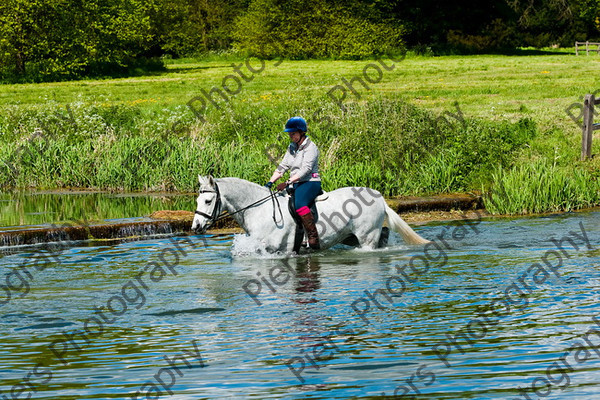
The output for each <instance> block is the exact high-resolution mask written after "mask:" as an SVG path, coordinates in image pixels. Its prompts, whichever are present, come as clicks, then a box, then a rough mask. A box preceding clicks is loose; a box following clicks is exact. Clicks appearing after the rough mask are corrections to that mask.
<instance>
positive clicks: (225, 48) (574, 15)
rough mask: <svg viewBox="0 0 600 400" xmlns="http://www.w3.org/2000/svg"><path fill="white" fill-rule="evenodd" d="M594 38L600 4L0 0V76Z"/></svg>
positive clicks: (591, 0) (563, 0) (590, 0)
mask: <svg viewBox="0 0 600 400" xmlns="http://www.w3.org/2000/svg"><path fill="white" fill-rule="evenodd" d="M599 38H600V0H489V1H486V2H478V3H477V4H476V5H473V3H472V2H471V1H470V0H446V1H440V0H353V1H350V2H347V1H344V0H219V1H214V0H85V1H84V0H2V2H0V79H2V80H4V81H6V80H11V79H12V80H17V81H18V80H34V81H36V80H37V81H39V80H60V79H73V78H78V77H83V76H90V75H96V76H97V75H104V74H106V75H114V74H116V73H117V74H118V73H123V74H128V73H131V71H132V70H135V69H136V68H141V69H142V70H148V69H153V68H157V69H160V68H161V66H162V62H161V61H160V60H161V57H175V58H177V57H185V56H200V55H205V54H207V53H211V52H217V53H218V52H237V53H239V54H242V55H244V56H258V57H286V58H291V59H304V58H345V59H358V58H363V57H369V56H376V55H380V54H390V53H393V52H400V51H402V50H403V49H405V48H406V47H409V48H412V49H415V50H416V51H421V52H432V53H438V54H439V53H448V52H451V53H452V52H453V53H464V52H486V51H498V50H503V49H511V48H513V49H514V48H516V47H519V46H533V47H545V46H552V45H558V46H572V45H573V42H574V41H575V40H598V39H599Z"/></svg>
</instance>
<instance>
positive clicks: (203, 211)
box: [192, 175, 221, 233]
mask: <svg viewBox="0 0 600 400" xmlns="http://www.w3.org/2000/svg"><path fill="white" fill-rule="evenodd" d="M198 181H199V182H200V189H199V193H198V198H197V199H196V211H195V213H194V222H193V223H192V230H193V231H195V232H199V233H204V232H205V231H206V230H207V229H208V228H209V227H210V226H211V225H212V224H214V223H215V220H216V219H217V217H218V216H219V214H220V213H221V196H220V194H219V186H217V182H216V181H215V180H214V179H213V177H212V176H210V175H209V176H200V175H198Z"/></svg>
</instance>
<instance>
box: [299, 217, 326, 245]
mask: <svg viewBox="0 0 600 400" xmlns="http://www.w3.org/2000/svg"><path fill="white" fill-rule="evenodd" d="M300 219H301V220H302V226H303V227H304V231H305V232H306V237H308V245H309V246H310V248H311V249H313V250H319V249H320V248H321V244H320V243H319V233H318V232H317V226H316V225H315V218H314V216H313V214H312V212H308V213H306V214H304V215H302V216H301V217H300Z"/></svg>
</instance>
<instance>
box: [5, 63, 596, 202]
mask: <svg viewBox="0 0 600 400" xmlns="http://www.w3.org/2000/svg"><path fill="white" fill-rule="evenodd" d="M232 64H233V65H232ZM240 64H241V65H240ZM234 66H238V67H237V68H239V69H238V72H234ZM261 66H262V65H261V62H260V61H258V60H250V61H248V63H247V64H246V63H245V60H235V59H230V60H226V59H222V60H211V61H200V60H188V59H184V60H176V61H174V60H169V61H168V65H167V67H168V69H167V71H166V72H164V73H157V74H154V75H151V76H140V77H132V78H123V79H105V80H84V81H73V82H60V83H45V84H22V85H0V110H1V111H0V135H2V136H3V140H2V141H1V143H0V160H5V161H6V160H9V161H10V162H9V163H6V162H5V163H4V164H5V166H4V168H3V166H2V164H0V186H5V187H32V186H34V187H64V186H84V187H101V188H112V189H126V190H156V189H167V190H189V189H191V188H193V185H194V182H193V179H194V178H193V177H194V176H195V173H196V172H206V171H209V172H215V173H217V174H219V175H223V174H229V175H236V176H240V177H243V178H246V179H252V180H256V181H263V180H265V179H268V175H269V171H270V170H271V169H272V168H273V165H272V164H271V163H270V162H269V160H268V157H267V155H266V154H265V148H272V149H273V154H274V156H275V158H278V156H279V155H278V154H277V155H275V153H279V152H281V151H283V148H284V147H285V142H286V141H287V139H286V138H285V137H283V135H281V133H280V131H281V126H282V125H283V123H284V122H285V120H286V119H287V118H288V117H289V116H291V115H303V116H305V117H307V119H308V120H309V128H311V129H312V130H313V137H314V138H315V139H316V140H317V141H318V142H319V144H320V147H321V151H322V164H323V165H322V166H323V172H324V175H325V176H326V178H325V179H326V182H325V183H326V186H327V187H328V189H332V188H334V187H338V186H341V185H344V184H356V185H359V184H360V185H362V184H365V185H370V186H373V187H376V188H378V189H379V190H382V191H383V192H385V193H386V194H388V195H399V194H425V193H435V192H449V191H472V190H481V189H483V190H485V191H488V190H490V191H493V189H494V183H498V182H500V181H501V182H503V185H504V186H503V188H504V192H503V193H508V191H510V189H511V185H516V187H515V188H514V189H515V190H517V191H519V190H521V189H523V188H526V187H527V179H528V178H527V177H528V176H529V177H531V180H534V179H536V180H538V181H539V179H538V178H535V176H536V173H543V172H544V171H545V170H547V169H548V167H547V165H552V168H553V170H552V172H553V173H551V174H549V175H550V176H549V177H548V178H547V179H550V180H552V179H554V176H557V177H558V176H560V179H565V177H566V178H567V179H568V178H569V176H575V175H576V172H577V174H583V175H582V176H579V175H577V176H578V178H577V180H576V181H577V182H576V183H574V184H573V185H570V184H569V185H567V189H564V188H562V186H564V185H560V184H556V183H552V181H551V182H550V183H549V184H548V185H547V190H549V191H551V192H552V193H547V194H543V193H542V194H540V190H542V189H540V188H537V189H535V190H533V189H532V191H531V193H530V194H529V195H525V196H531V197H532V198H533V199H525V200H523V204H522V205H515V201H516V200H515V201H513V202H512V205H511V206H508V205H507V204H506V203H507V201H502V200H498V191H497V190H496V191H495V193H496V195H495V196H494V195H491V196H490V197H489V199H488V203H489V205H490V208H491V209H493V210H494V211H496V212H500V213H501V212H510V213H519V212H532V211H534V210H535V211H540V210H541V211H545V210H554V209H573V208H579V207H583V206H588V205H592V204H596V203H597V201H598V199H597V198H596V197H597V196H595V197H593V198H592V196H591V195H589V193H597V192H598V187H597V186H598V183H597V182H598V180H597V178H598V177H597V173H596V171H597V170H598V168H597V167H598V161H597V160H596V159H594V160H592V161H590V162H587V163H579V162H578V157H579V152H580V141H581V138H580V136H581V131H580V128H579V126H578V125H577V124H576V123H575V122H574V121H573V120H572V118H571V117H570V116H569V115H568V114H567V109H569V107H571V114H572V115H574V116H578V115H579V112H580V111H579V108H578V106H576V105H574V106H573V104H574V103H578V102H579V103H580V102H581V97H582V96H583V95H584V94H586V93H593V92H595V91H596V90H599V89H600V76H599V75H598V74H597V71H598V67H600V56H597V55H590V56H585V55H580V56H575V55H574V53H569V52H567V51H561V52H558V51H557V52H555V53H553V54H552V53H548V54H543V55H512V56H503V55H474V56H444V57H424V56H415V55H410V54H409V55H408V56H407V57H406V58H405V59H403V60H397V61H392V60H390V59H388V58H383V59H382V60H381V62H380V61H376V60H362V61H328V60H313V61H291V60H281V61H280V60H269V61H265V63H264V68H261ZM375 66H376V67H377V68H376V67H375ZM365 68H366V70H365ZM378 70H379V71H380V72H378ZM252 71H255V72H252ZM364 71H366V73H367V74H368V75H367V78H368V79H370V80H371V82H373V83H368V82H366V83H367V84H368V85H369V89H366V88H364V87H363V86H362V85H361V84H360V82H357V81H354V84H353V87H354V89H355V93H353V92H352V91H351V90H350V89H349V88H348V86H344V84H343V79H346V80H347V81H351V80H352V78H354V77H361V78H362V79H365V76H364V75H363V73H364ZM232 75H233V76H235V77H236V78H235V79H234V78H232V77H231V76H232ZM242 75H243V76H242ZM227 76H229V78H226V77H227ZM224 78H225V81H224ZM238 82H239V84H238ZM224 85H226V86H227V88H226V89H229V90H230V92H235V93H236V94H233V95H227V96H228V103H227V105H225V102H224V101H222V100H215V101H218V103H217V104H218V107H217V106H216V105H215V104H211V103H210V101H208V100H207V96H206V95H205V94H203V91H204V92H205V93H206V92H208V91H210V90H211V89H212V88H219V89H220V90H223V86H224ZM336 85H340V86H336ZM344 87H345V89H344ZM328 92H330V93H329V95H328ZM344 92H345V96H346V97H345V99H344V100H343V101H340V99H341V97H342V93H344ZM359 97H360V98H359ZM194 98H196V100H195V101H194V102H192V105H193V107H195V108H196V110H197V112H198V110H200V109H201V108H202V107H201V106H202V104H203V103H204V104H205V106H206V107H205V110H203V111H202V113H201V114H194V112H193V111H192V110H191V109H190V108H189V107H188V106H187V105H186V104H188V102H190V100H192V99H194ZM213 98H214V99H220V98H219V95H218V94H215V95H214V97H213ZM335 100H337V102H338V104H336V101H335ZM340 104H341V105H342V106H344V107H346V108H347V110H348V112H347V113H345V114H344V113H342V110H341V108H340V107H339V106H340ZM67 105H68V106H69V111H67V109H66V106H67ZM457 107H458V109H459V110H460V112H462V116H464V122H463V123H458V122H459V121H458V120H453V119H452V118H448V119H449V120H450V121H452V122H453V123H454V122H455V124H454V125H453V126H452V127H451V128H446V127H439V126H436V125H435V124H434V125H432V123H431V121H432V120H435V118H437V116H439V115H440V114H442V113H444V112H446V111H449V112H451V113H453V114H454V115H457ZM69 113H70V116H69ZM56 115H61V116H62V117H57V116H56ZM71 120H72V121H73V122H74V123H73V127H71V126H70V125H69V124H68V122H69V121H71ZM532 121H533V126H534V127H533V128H532V125H531V122H532ZM36 128H38V131H37V132H38V133H39V132H40V131H39V128H41V129H42V133H43V132H47V137H48V138H50V140H48V141H46V143H42V141H41V140H40V138H39V137H38V138H34V139H32V135H33V133H34V132H36V131H35V129H36ZM533 130H535V133H531V132H533ZM65 132H66V133H65ZM482 132H483V133H482ZM50 133H52V134H50ZM484 133H485V134H484ZM513 133H514V137H513V136H512V135H513ZM38 136H39V135H38ZM438 137H441V138H442V139H438ZM367 144H368V145H367ZM270 146H271V147H270ZM25 147H26V148H27V149H28V150H27V151H23V149H24V148H25ZM361 148H362V150H361ZM36 149H37V151H36ZM140 149H141V150H142V151H140ZM433 149H436V151H435V152H433V151H432V152H428V151H426V150H433ZM100 150H102V151H100ZM392 150H394V151H392ZM353 151H354V152H356V154H353ZM102 152H104V153H102ZM42 153H43V154H42ZM91 153H93V154H95V156H94V158H89V157H88V158H86V157H85V156H84V155H85V154H91ZM99 153H102V154H100V155H98V154H99ZM140 154H141V155H140ZM357 154H359V156H357ZM495 156H496V157H497V159H498V162H497V163H495V162H494V157H495ZM132 157H133V158H134V160H132ZM136 157H138V158H139V157H142V161H141V162H140V163H139V164H138V162H137V161H136ZM147 158H155V159H158V160H159V161H160V162H158V161H157V162H154V163H152V162H148V165H146V164H145V162H146V161H144V160H145V159H147ZM215 158H216V159H218V162H216V163H215ZM539 160H544V161H539ZM125 162H128V163H129V164H132V165H136V169H138V171H135V173H133V172H130V173H128V174H126V175H123V174H122V173H121V172H119V170H120V169H122V165H123V163H125ZM548 163H549V164H548ZM6 164H10V165H11V166H12V168H9V167H7V166H6ZM524 166H529V167H530V168H529V169H527V168H525V169H524ZM138 167H139V168H138ZM248 169H251V170H252V171H248ZM533 169H537V170H536V171H537V172H533ZM15 170H18V171H19V174H15ZM190 171H193V172H190ZM328 173H329V180H328V178H327V175H328ZM515 174H516V175H515ZM17 175H18V176H17ZM557 179H558V178H557ZM522 180H525V182H522ZM400 181H401V182H400ZM571 186H573V187H574V188H573V189H570V188H571ZM525 192H527V191H526V190H525ZM581 193H585V194H584V195H582V194H581ZM540 196H543V197H545V198H546V199H552V202H551V203H552V204H547V203H546V202H543V203H540V205H539V207H538V206H531V204H532V202H533V203H536V199H535V198H536V197H540ZM494 199H496V200H494Z"/></svg>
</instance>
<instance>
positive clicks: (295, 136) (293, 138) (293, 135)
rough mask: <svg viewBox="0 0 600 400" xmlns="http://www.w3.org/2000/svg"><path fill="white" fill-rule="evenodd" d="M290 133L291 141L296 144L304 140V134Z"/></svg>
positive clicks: (298, 132)
mask: <svg viewBox="0 0 600 400" xmlns="http://www.w3.org/2000/svg"><path fill="white" fill-rule="evenodd" d="M288 133H289V135H290V140H291V141H292V142H294V143H296V144H298V143H299V142H300V139H302V133H301V132H300V131H296V132H288Z"/></svg>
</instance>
